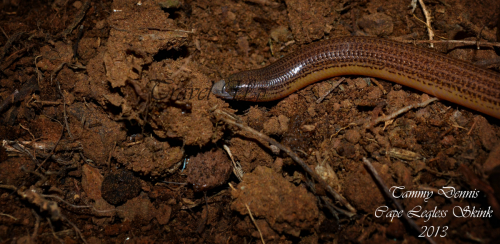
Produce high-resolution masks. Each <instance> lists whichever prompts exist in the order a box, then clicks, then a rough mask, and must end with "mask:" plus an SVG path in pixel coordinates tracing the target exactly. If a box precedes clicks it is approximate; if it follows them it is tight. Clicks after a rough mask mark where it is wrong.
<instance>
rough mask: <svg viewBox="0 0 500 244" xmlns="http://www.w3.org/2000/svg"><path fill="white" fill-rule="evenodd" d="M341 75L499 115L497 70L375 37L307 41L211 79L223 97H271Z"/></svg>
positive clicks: (259, 99)
mask: <svg viewBox="0 0 500 244" xmlns="http://www.w3.org/2000/svg"><path fill="white" fill-rule="evenodd" d="M342 75H362V76H370V77H377V78H382V79H385V80H389V81H393V82H396V83H399V84H401V85H405V86H409V87H412V88H415V89H417V90H420V91H423V92H425V93H428V94H430V95H433V96H435V97H438V98H440V99H444V100H448V101H451V102H454V103H457V104H460V105H462V106H464V107H468V108H471V109H474V110H477V111H479V112H482V113H485V114H488V115H491V116H493V117H495V118H499V119H500V74H499V73H496V72H493V71H490V70H487V69H483V68H480V67H478V66H475V65H473V64H471V63H468V62H465V61H461V60H456V59H454V58H450V57H448V56H446V55H444V54H440V53H437V52H434V51H432V50H428V49H425V48H420V47H416V46H413V45H409V44H403V43H399V42H396V41H391V40H386V39H380V38H374V37H342V38H334V39H330V40H326V41H322V42H318V43H314V44H311V45H309V46H306V47H304V48H303V49H301V50H299V51H297V52H295V53H292V54H289V55H287V56H285V57H283V58H281V59H279V60H278V61H276V62H275V63H273V64H271V65H269V66H266V67H264V68H260V69H255V70H248V71H243V72H239V73H236V74H232V75H230V76H229V77H227V79H225V80H221V81H219V82H217V83H215V84H214V86H213V87H212V92H213V93H214V94H215V95H217V96H219V97H222V98H225V99H235V100H245V101H256V102H261V101H271V100H276V99H279V98H283V97H285V96H288V95H289V94H291V93H293V92H295V91H297V90H299V89H301V88H303V87H305V86H307V85H309V84H312V83H314V82H317V81H320V80H323V79H326V78H330V77H334V76H342Z"/></svg>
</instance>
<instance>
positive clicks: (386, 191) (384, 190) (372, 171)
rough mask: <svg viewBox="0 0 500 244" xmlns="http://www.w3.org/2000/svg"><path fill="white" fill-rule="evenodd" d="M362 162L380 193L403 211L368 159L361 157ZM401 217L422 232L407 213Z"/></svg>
mask: <svg viewBox="0 0 500 244" xmlns="http://www.w3.org/2000/svg"><path fill="white" fill-rule="evenodd" d="M363 163H364V165H365V166H366V168H367V169H368V171H369V172H370V174H371V175H372V176H373V179H375V181H376V182H377V184H378V185H379V186H380V187H381V188H382V193H383V194H384V195H385V196H386V197H387V198H389V199H391V201H392V203H394V205H395V206H396V208H397V209H398V210H399V211H401V212H403V211H404V208H403V206H402V205H401V203H400V202H399V201H398V200H396V199H395V198H394V197H393V196H392V195H391V194H389V188H388V187H387V185H386V184H385V183H384V180H382V177H380V175H379V174H378V173H377V170H376V169H375V167H373V165H372V164H371V163H370V161H368V159H366V158H365V157H363ZM403 218H404V219H405V220H406V222H407V223H408V224H409V225H410V226H411V227H412V228H413V229H415V230H416V231H417V232H418V233H423V231H422V228H420V226H419V225H418V224H417V223H415V221H413V220H412V219H411V218H410V217H408V215H406V214H403ZM424 236H425V237H424V238H425V239H426V240H427V241H428V242H429V243H432V244H436V242H434V240H433V239H432V238H430V237H428V236H427V235H424Z"/></svg>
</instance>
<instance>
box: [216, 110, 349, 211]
mask: <svg viewBox="0 0 500 244" xmlns="http://www.w3.org/2000/svg"><path fill="white" fill-rule="evenodd" d="M214 113H215V114H218V115H223V116H228V117H230V119H228V118H223V117H222V118H220V119H221V120H223V121H224V122H226V123H227V124H231V125H235V126H237V127H238V128H240V129H242V130H245V131H248V132H250V133H252V134H254V135H256V136H258V137H260V138H262V139H264V140H265V141H267V142H268V143H269V144H271V145H274V146H276V147H277V148H279V149H280V150H282V151H283V152H285V153H286V154H288V156H290V157H291V158H292V159H293V160H294V161H295V162H296V163H297V164H299V165H300V166H301V167H302V168H303V169H304V170H305V171H306V172H307V173H308V174H309V175H311V176H312V177H313V178H314V179H315V180H316V181H317V182H318V183H319V184H320V185H321V186H322V187H323V188H324V189H325V190H326V191H327V192H328V193H329V194H330V195H331V196H332V197H334V198H335V200H337V201H339V202H340V204H342V205H343V206H345V207H346V208H347V209H348V210H349V211H350V212H352V213H356V209H355V208H354V207H352V206H351V204H349V202H347V200H346V199H345V198H344V197H343V196H341V195H340V194H339V193H338V192H336V191H335V190H334V189H332V188H331V187H330V186H329V185H328V184H327V183H326V182H325V181H324V180H323V179H322V178H321V177H320V176H319V175H318V174H317V173H316V172H315V171H314V170H312V169H311V168H310V167H309V166H308V165H307V164H306V163H305V162H304V161H303V160H302V159H301V158H299V156H297V154H295V153H294V152H293V151H292V150H290V149H289V148H288V147H285V146H284V145H282V144H281V143H278V142H277V141H275V140H274V139H272V138H270V137H268V136H267V135H264V134H262V133H260V132H258V131H256V130H254V129H252V128H250V127H248V126H245V125H243V124H240V123H238V122H236V121H235V120H234V117H233V116H232V115H230V114H228V113H226V112H224V111H222V110H219V109H216V110H215V111H214Z"/></svg>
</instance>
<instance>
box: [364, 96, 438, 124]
mask: <svg viewBox="0 0 500 244" xmlns="http://www.w3.org/2000/svg"><path fill="white" fill-rule="evenodd" d="M438 100H439V99H437V98H435V97H434V98H430V99H427V100H426V101H424V102H421V103H417V104H412V105H408V106H406V107H404V108H401V109H399V110H398V111H396V112H394V113H392V114H389V115H387V116H383V117H378V118H377V119H376V120H374V121H372V122H369V123H366V125H365V128H370V127H372V126H374V125H376V124H378V123H380V122H382V121H388V120H391V119H394V118H396V117H397V116H399V115H400V114H402V113H406V112H408V111H409V110H410V109H413V108H422V107H425V106H427V105H429V103H431V102H434V101H438Z"/></svg>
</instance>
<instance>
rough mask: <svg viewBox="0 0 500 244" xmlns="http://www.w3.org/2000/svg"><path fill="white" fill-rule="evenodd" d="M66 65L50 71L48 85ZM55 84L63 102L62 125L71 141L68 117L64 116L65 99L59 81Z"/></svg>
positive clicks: (71, 135)
mask: <svg viewBox="0 0 500 244" xmlns="http://www.w3.org/2000/svg"><path fill="white" fill-rule="evenodd" d="M65 64H66V62H63V63H62V64H60V65H59V66H58V67H57V68H56V69H55V70H54V71H52V73H51V74H50V83H51V84H52V79H53V78H54V75H55V74H56V73H57V72H59V70H61V69H62V68H63V67H64V65H65ZM56 82H57V89H58V90H59V93H61V96H62V100H63V114H64V124H65V125H66V130H67V131H68V135H69V137H70V138H71V139H74V138H73V134H72V133H71V131H70V130H69V124H68V116H67V115H66V98H65V97H64V93H63V92H62V90H61V84H60V83H59V80H57V79H56Z"/></svg>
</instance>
